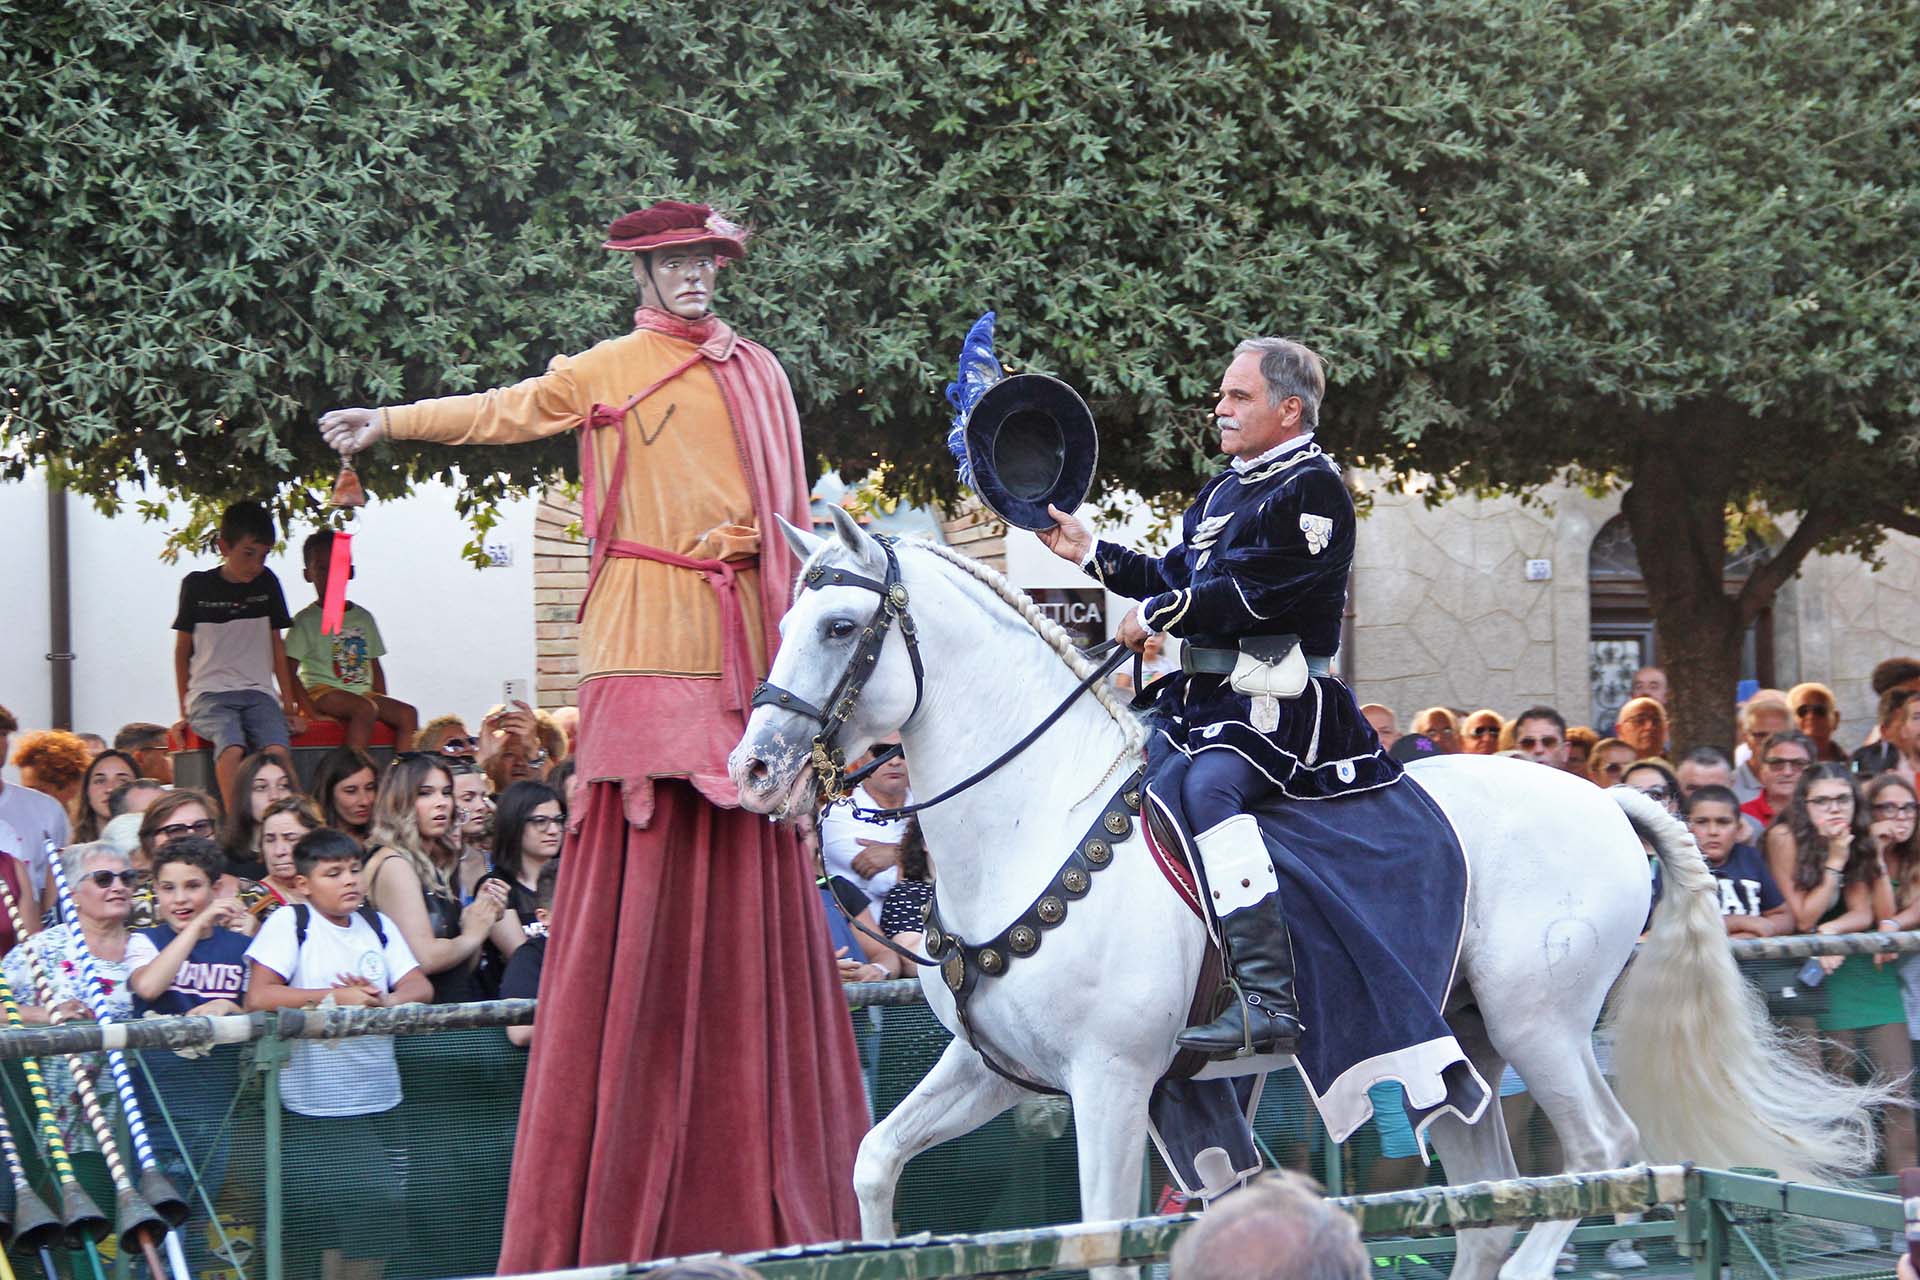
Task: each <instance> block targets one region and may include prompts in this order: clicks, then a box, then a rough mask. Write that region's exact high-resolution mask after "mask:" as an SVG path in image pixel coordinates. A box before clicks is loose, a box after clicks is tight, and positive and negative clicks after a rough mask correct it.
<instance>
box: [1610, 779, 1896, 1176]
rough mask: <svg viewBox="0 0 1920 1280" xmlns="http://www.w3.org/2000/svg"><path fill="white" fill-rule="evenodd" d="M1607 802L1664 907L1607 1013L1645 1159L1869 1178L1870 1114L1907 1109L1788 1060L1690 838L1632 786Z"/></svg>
mask: <svg viewBox="0 0 1920 1280" xmlns="http://www.w3.org/2000/svg"><path fill="white" fill-rule="evenodd" d="M1607 794H1608V795H1610V796H1612V797H1613V798H1614V799H1615V800H1616V801H1617V802H1618V803H1619V805H1620V808H1621V809H1622V810H1623V811H1625V813H1626V815H1627V820H1628V821H1629V822H1631V823H1632V824H1633V829H1634V831H1635V833H1636V834H1638V835H1639V836H1640V837H1641V838H1642V839H1644V840H1646V841H1647V842H1648V843H1649V844H1651V845H1652V846H1653V849H1654V852H1655V854H1656V855H1657V856H1658V857H1659V859H1660V877H1661V883H1662V888H1663V892H1662V896H1661V899H1660V905H1659V908H1658V909H1657V910H1656V911H1655V912H1654V918H1653V927H1652V929H1650V930H1649V931H1648V933H1647V936H1646V940H1645V942H1643V943H1642V944H1641V947H1640V954H1639V957H1638V958H1637V959H1636V960H1634V962H1633V963H1632V964H1631V965H1629V966H1628V967H1627V972H1626V976H1625V977H1623V978H1622V979H1621V981H1620V985H1619V987H1618V989H1617V990H1616V991H1615V993H1614V1001H1613V1013H1612V1025H1613V1029H1614V1031H1615V1034H1616V1039H1615V1045H1614V1067H1615V1070H1616V1073H1617V1079H1616V1085H1615V1092H1616V1093H1617V1094H1618V1096H1619V1098H1620V1101H1621V1103H1622V1104H1623V1105H1624V1106H1625V1107H1626V1109H1627V1112H1628V1114H1629V1115H1631V1116H1632V1117H1633V1119H1634V1122H1635V1123H1636V1124H1637V1125H1638V1126H1639V1127H1640V1136H1641V1141H1642V1144H1643V1145H1644V1147H1645V1149H1646V1154H1647V1157H1648V1158H1649V1159H1651V1160H1656V1161H1661V1160H1692V1161H1695V1162H1697V1163H1700V1164H1704V1165H1711V1166H1713V1167H1716V1168H1721V1169H1726V1168H1731V1167H1735V1166H1741V1165H1746V1166H1755V1167H1760V1168H1770V1169H1774V1170H1777V1171H1778V1173H1779V1174H1780V1176H1781V1177H1784V1178H1790V1179H1796V1180H1800V1181H1806V1182H1815V1183H1823V1184H1830V1183H1832V1181H1833V1180H1834V1179H1835V1178H1836V1177H1841V1176H1845V1175H1849V1174H1857V1173H1860V1172H1862V1171H1864V1170H1865V1169H1867V1168H1868V1166H1869V1165H1870V1164H1871V1163H1872V1161H1873V1157H1874V1125H1873V1115H1872V1110H1871V1109H1872V1108H1874V1107H1876V1106H1880V1105H1884V1104H1887V1103H1889V1102H1894V1101H1896V1100H1898V1101H1901V1102H1904V1099H1901V1097H1900V1094H1899V1093H1898V1091H1897V1090H1896V1089H1893V1088H1890V1087H1887V1086H1885V1085H1883V1084H1881V1083H1879V1082H1875V1083H1872V1084H1868V1085H1864V1086H1861V1085H1855V1084H1852V1083H1851V1082H1849V1081H1846V1080H1843V1079H1841V1078H1840V1077H1838V1076H1835V1075H1832V1074H1830V1073H1828V1072H1826V1071H1823V1070H1821V1069H1820V1067H1819V1066H1818V1065H1817V1064H1816V1062H1815V1061H1810V1060H1809V1058H1813V1057H1815V1056H1816V1055H1807V1056H1805V1057H1803V1056H1802V1054H1801V1053H1800V1052H1797V1051H1796V1048H1795V1046H1794V1043H1793V1038H1792V1037H1791V1036H1789V1035H1788V1034H1787V1033H1785V1032H1783V1031H1782V1030H1781V1029H1780V1028H1779V1027H1777V1026H1776V1025H1774V1023H1773V1022H1772V1021H1771V1020H1770V1019H1769V1018H1768V1017H1767V1009H1766V1003H1765V1001H1764V1000H1762V998H1761V996H1760V994H1759V993H1758V992H1757V991H1755V990H1754V988H1753V987H1752V986H1750V985H1749V984H1748V983H1747V982H1746V981H1745V980H1744V979H1743V978H1742V977H1741V976H1740V970H1739V966H1738V965H1736V964H1735V963H1734V960H1733V955H1732V952H1731V951H1729V950H1728V947H1727V934H1726V926H1725V925H1724V924H1723V923H1722V920H1721V914H1720V898H1719V894H1718V893H1717V892H1716V891H1715V886H1714V880H1713V875H1712V873H1711V872H1709V871H1708V870H1707V864H1706V860H1705V859H1704V858H1702V857H1701V856H1700V849H1699V846H1698V845H1696V844H1695V843H1694V841H1693V835H1692V833H1691V832H1689V831H1688V830H1687V828H1686V827H1685V826H1684V825H1682V824H1681V822H1680V821H1679V820H1678V819H1677V818H1675V817H1673V815H1671V814H1669V813H1668V812H1667V811H1666V810H1665V809H1664V808H1662V807H1661V806H1660V805H1658V804H1656V803H1655V802H1654V801H1652V800H1650V799H1648V798H1647V797H1646V796H1643V795H1641V794H1640V793H1639V792H1637V791H1634V790H1632V789H1631V788H1628V787H1613V788H1611V789H1609V791H1608V793H1607ZM1901 1122H1902V1123H1911V1121H1909V1120H1906V1119H1904V1117H1903V1119H1902V1121H1901Z"/></svg>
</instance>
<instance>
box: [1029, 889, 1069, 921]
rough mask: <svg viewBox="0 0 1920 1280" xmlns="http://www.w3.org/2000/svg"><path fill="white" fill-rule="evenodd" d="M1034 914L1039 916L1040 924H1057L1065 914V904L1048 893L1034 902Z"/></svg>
mask: <svg viewBox="0 0 1920 1280" xmlns="http://www.w3.org/2000/svg"><path fill="white" fill-rule="evenodd" d="M1033 911H1034V914H1035V915H1037V916H1039V917H1040V923H1041V924H1059V923H1060V921H1061V919H1062V918H1063V917H1065V915H1066V914H1067V904H1066V903H1064V902H1062V901H1060V899H1058V898H1056V897H1054V896H1053V895H1052V894H1048V895H1047V896H1046V897H1044V898H1042V899H1040V901H1039V902H1038V903H1036V904H1034V908H1033Z"/></svg>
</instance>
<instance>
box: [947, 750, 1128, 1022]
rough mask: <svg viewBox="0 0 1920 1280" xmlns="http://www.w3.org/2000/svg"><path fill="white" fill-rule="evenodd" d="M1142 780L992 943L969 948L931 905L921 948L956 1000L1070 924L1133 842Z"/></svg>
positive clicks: (1119, 795) (1113, 800) (1121, 795)
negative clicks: (1074, 908) (1121, 849)
mask: <svg viewBox="0 0 1920 1280" xmlns="http://www.w3.org/2000/svg"><path fill="white" fill-rule="evenodd" d="M1142 776H1143V775H1142V774H1140V773H1135V774H1134V775H1133V776H1132V777H1130V778H1128V779H1127V780H1126V781H1125V782H1123V783H1121V784H1120V789H1119V790H1118V791H1116V792H1114V793H1113V795H1112V796H1111V797H1110V798H1109V799H1108V800H1107V805H1106V808H1105V810H1104V811H1103V812H1102V813H1101V814H1100V816H1099V817H1097V818H1095V819H1094V820H1093V825H1092V826H1090V827H1088V828H1087V832H1086V834H1085V835H1083V836H1081V837H1080V841H1079V843H1077V844H1076V845H1074V847H1073V851H1072V852H1071V853H1069V854H1067V859H1066V861H1065V862H1063V863H1061V864H1060V869H1059V870H1058V871H1056V872H1054V873H1053V879H1052V880H1050V881H1048V882H1047V887H1046V888H1044V889H1042V890H1041V891H1040V895H1039V896H1038V897H1037V898H1035V899H1034V900H1033V902H1032V903H1031V904H1029V905H1028V907H1027V909H1026V910H1025V911H1023V912H1021V913H1020V918H1019V919H1017V920H1015V921H1014V922H1013V923H1012V924H1010V925H1008V926H1007V927H1006V928H1005V929H1002V930H1001V931H1000V932H999V933H998V934H997V935H995V937H994V938H993V939H992V940H991V941H988V942H983V943H978V944H976V943H971V942H968V941H967V940H966V939H964V938H961V937H958V936H956V935H955V934H952V933H950V932H948V931H947V930H946V928H945V927H943V926H942V925H941V923H940V907H939V903H938V902H937V901H930V902H928V904H927V929H926V934H925V937H924V941H923V943H922V945H923V946H924V947H925V948H926V953H927V955H928V957H929V958H931V959H934V960H938V961H939V962H940V976H941V977H942V978H944V979H946V983H947V986H948V987H949V988H951V989H952V990H953V992H954V994H955V995H956V996H957V997H960V998H961V999H962V1000H964V999H965V997H967V996H968V995H971V994H972V993H973V989H974V987H975V986H976V985H978V983H979V981H980V979H981V978H983V977H985V978H997V977H999V976H1000V975H1001V974H1003V973H1005V972H1006V971H1007V969H1008V968H1009V967H1010V966H1011V965H1012V964H1013V962H1014V961H1015V960H1018V959H1020V958H1021V957H1023V956H1030V955H1032V954H1033V953H1034V952H1036V951H1038V950H1039V949H1040V942H1041V939H1042V938H1044V937H1045V936H1046V933H1047V931H1048V930H1049V929H1054V928H1058V927H1059V925H1060V922H1061V921H1063V920H1065V919H1066V918H1067V905H1068V904H1069V903H1071V902H1074V901H1077V900H1078V899H1080V898H1084V897H1086V896H1087V891H1088V890H1089V889H1090V888H1092V887H1093V877H1094V876H1095V875H1097V874H1098V873H1099V872H1101V871H1104V870H1105V869H1106V868H1108V867H1110V866H1112V865H1113V853H1114V849H1115V847H1116V846H1118V845H1120V844H1124V843H1125V842H1126V841H1128V840H1130V839H1132V838H1133V830H1134V827H1133V824H1134V819H1135V818H1137V817H1138V816H1139V813H1140V788H1141V785H1142Z"/></svg>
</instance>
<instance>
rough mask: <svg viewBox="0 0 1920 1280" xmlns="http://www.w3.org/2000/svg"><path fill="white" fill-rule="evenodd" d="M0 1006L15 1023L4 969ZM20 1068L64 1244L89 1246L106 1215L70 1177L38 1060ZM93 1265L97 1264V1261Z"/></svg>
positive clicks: (22, 1063)
mask: <svg viewBox="0 0 1920 1280" xmlns="http://www.w3.org/2000/svg"><path fill="white" fill-rule="evenodd" d="M0 1005H4V1006H5V1008H6V1011H7V1021H8V1022H9V1023H12V1024H15V1025H17V1024H18V1022H19V1018H20V1010H19V1009H18V1008H17V1007H16V1006H15V1004H14V1002H13V987H12V986H11V985H9V984H8V982H7V978H6V974H5V973H4V972H0ZM20 1067H21V1070H22V1071H23V1072H24V1073H25V1074H26V1077H27V1093H28V1095H29V1096H30V1097H32V1099H33V1114H34V1117H35V1119H36V1121H37V1122H38V1124H39V1126H40V1141H41V1145H43V1146H44V1147H45V1148H46V1151H47V1163H48V1164H50V1165H52V1166H53V1179H54V1181H55V1182H57V1183H59V1184H60V1217H61V1219H62V1220H63V1221H64V1222H65V1224H66V1228H67V1244H68V1247H69V1248H75V1249H77V1248H80V1247H81V1246H82V1245H85V1246H87V1247H88V1248H89V1249H91V1248H92V1245H93V1242H94V1241H95V1240H98V1239H99V1238H100V1237H101V1236H104V1235H105V1234H107V1226H108V1223H107V1218H106V1215H105V1214H103V1213H101V1212H100V1207H99V1206H98V1205H96V1204H94V1202H93V1198H92V1197H91V1196H89V1195H88V1194H87V1193H86V1192H85V1191H84V1190H82V1189H81V1186H80V1180H79V1179H78V1178H76V1177H74V1176H73V1162H72V1161H71V1160H69V1159H68V1158H67V1144H66V1142H65V1141H64V1140H63V1139H62V1138H61V1137H60V1125H59V1123H58V1122H57V1121H56V1120H55V1119H54V1118H53V1097H52V1095H50V1094H49V1093H48V1092H47V1082H46V1081H45V1080H44V1079H43V1078H42V1077H41V1075H40V1061H39V1059H37V1058H22V1059H21V1060H20ZM95 1265H96V1267H97V1266H98V1262H97V1261H96V1263H95Z"/></svg>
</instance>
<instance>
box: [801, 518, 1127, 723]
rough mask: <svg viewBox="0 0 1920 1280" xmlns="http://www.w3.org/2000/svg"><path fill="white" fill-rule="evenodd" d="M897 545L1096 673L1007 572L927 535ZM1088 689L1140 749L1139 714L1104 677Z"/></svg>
mask: <svg viewBox="0 0 1920 1280" xmlns="http://www.w3.org/2000/svg"><path fill="white" fill-rule="evenodd" d="M839 545H840V544H839V543H838V541H836V540H829V541H828V543H827V544H826V545H825V546H823V547H822V548H821V549H820V550H819V551H816V552H814V554H813V555H812V556H810V557H809V558H808V561H807V563H808V564H812V563H813V561H814V560H818V559H820V558H822V557H823V556H824V555H825V554H826V553H827V552H829V551H830V550H832V549H833V548H834V547H836V546H839ZM894 545H895V546H896V547H898V548H900V549H903V550H913V551H924V552H926V553H927V554H928V555H931V556H934V557H935V558H937V559H940V560H944V561H946V562H947V563H948V564H950V565H952V566H953V567H954V568H956V569H958V570H960V571H961V572H962V573H964V574H966V575H967V576H968V577H970V578H972V579H973V580H974V581H975V582H978V583H979V584H980V585H982V586H984V587H985V588H986V589H987V590H988V591H990V592H992V593H993V595H994V596H995V598H997V599H998V600H999V601H1000V602H1001V603H1002V604H1004V605H1007V606H1008V607H1009V608H1011V609H1012V610H1013V611H1014V612H1015V613H1017V614H1019V615H1020V617H1021V619H1022V620H1023V621H1025V622H1026V624H1027V625H1028V626H1029V627H1031V628H1033V630H1034V633H1035V634H1036V635H1038V636H1039V637H1040V638H1041V639H1042V640H1044V641H1046V643H1047V647H1048V648H1049V649H1052V650H1053V652H1054V654H1055V656H1057V657H1058V658H1059V659H1060V661H1062V662H1064V663H1066V664H1067V669H1068V670H1069V671H1071V672H1073V674H1074V675H1076V676H1078V677H1079V678H1080V679H1082V680H1085V679H1086V678H1087V677H1088V676H1090V675H1092V674H1093V670H1094V665H1095V664H1094V663H1092V662H1089V661H1088V660H1087V657H1086V655H1085V654H1083V653H1081V652H1080V648H1079V646H1078V645H1076V644H1074V642H1073V636H1072V635H1071V634H1070V633H1069V632H1068V631H1067V629H1066V628H1065V627H1063V626H1061V625H1060V624H1059V623H1057V622H1055V621H1054V620H1053V619H1052V618H1049V617H1048V616H1047V615H1046V614H1045V613H1044V612H1043V611H1042V610H1041V608H1040V606H1039V605H1037V604H1035V603H1034V602H1033V598H1032V597H1031V596H1029V595H1028V594H1027V593H1026V592H1024V591H1022V590H1021V589H1020V588H1018V587H1016V586H1014V585H1013V584H1012V583H1011V582H1009V581H1007V578H1006V575H1005V574H1003V573H1001V572H999V571H998V570H996V569H994V568H993V567H992V566H990V565H986V564H982V563H981V562H980V561H978V560H975V559H974V558H973V557H972V556H969V555H965V554H963V553H961V552H959V551H955V550H954V549H953V548H952V547H949V546H944V545H942V544H941V543H938V542H928V541H927V540H926V539H924V538H900V539H897V540H896V541H895V543H894ZM843 549H844V548H843ZM1088 692H1090V693H1091V694H1092V695H1093V697H1094V699H1095V700H1096V701H1097V702H1099V704H1100V705H1101V706H1102V707H1104V708H1105V709H1106V712H1107V714H1108V715H1110V716H1112V717H1113V720H1114V723H1115V724H1117V725H1119V726H1120V731H1121V732H1122V733H1123V734H1125V735H1126V738H1127V750H1128V751H1130V752H1131V751H1138V750H1139V749H1140V748H1141V747H1143V746H1144V745H1145V744H1146V740H1147V735H1146V730H1145V728H1144V727H1143V726H1142V725H1141V723H1140V717H1139V716H1138V715H1136V714H1134V711H1133V709H1132V708H1131V707H1129V706H1128V705H1127V704H1126V703H1125V702H1123V701H1122V700H1121V699H1120V697H1119V695H1118V694H1117V693H1116V692H1115V691H1114V688H1113V686H1112V685H1110V684H1108V683H1107V682H1106V681H1105V680H1096V681H1095V682H1094V683H1093V686H1092V688H1091V689H1089V690H1088Z"/></svg>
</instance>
